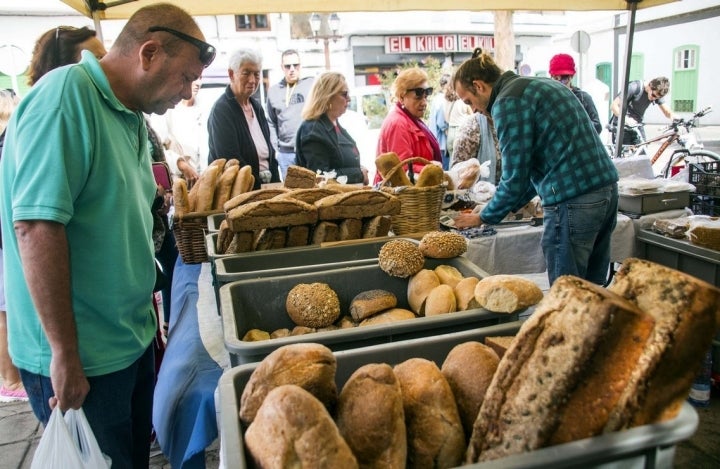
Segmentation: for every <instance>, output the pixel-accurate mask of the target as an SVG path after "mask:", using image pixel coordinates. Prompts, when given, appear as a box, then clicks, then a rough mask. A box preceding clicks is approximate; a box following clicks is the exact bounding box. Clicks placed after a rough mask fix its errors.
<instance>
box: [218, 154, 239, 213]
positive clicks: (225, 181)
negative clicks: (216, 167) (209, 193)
mask: <svg viewBox="0 0 720 469" xmlns="http://www.w3.org/2000/svg"><path fill="white" fill-rule="evenodd" d="M239 170H240V167H239V166H238V165H231V166H229V167H228V168H227V169H226V170H225V171H223V173H222V174H221V175H220V177H219V178H218V181H217V185H216V186H215V195H214V196H213V203H212V208H213V210H222V209H223V205H225V202H227V201H228V200H229V199H230V193H231V191H232V188H233V184H234V183H235V177H236V176H237V174H238V171H239Z"/></svg>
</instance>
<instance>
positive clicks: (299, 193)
mask: <svg viewBox="0 0 720 469" xmlns="http://www.w3.org/2000/svg"><path fill="white" fill-rule="evenodd" d="M339 193H340V191H338V190H336V189H331V188H329V187H323V188H321V187H311V188H309V189H292V190H290V191H288V192H286V193H284V194H281V195H278V196H277V197H278V198H280V199H285V198H291V199H297V200H301V201H303V202H305V203H308V204H314V203H315V202H317V201H318V200H320V199H322V198H323V197H327V196H329V195H335V194H339Z"/></svg>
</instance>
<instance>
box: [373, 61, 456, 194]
mask: <svg viewBox="0 0 720 469" xmlns="http://www.w3.org/2000/svg"><path fill="white" fill-rule="evenodd" d="M392 93H393V96H394V98H395V100H396V101H397V102H396V103H395V106H393V107H392V109H390V112H388V115H387V117H385V120H384V121H383V124H382V127H381V128H380V137H379V138H378V146H377V152H376V153H377V154H378V155H381V154H383V153H389V152H395V153H396V154H397V155H398V157H399V158H400V160H401V161H402V160H406V159H408V158H412V157H414V156H420V157H423V158H425V159H426V160H430V161H436V162H438V163H439V164H441V165H442V157H441V155H440V145H439V144H438V141H437V140H436V139H435V136H434V135H433V134H432V132H431V131H430V129H429V128H428V127H427V126H426V125H425V123H424V122H423V120H422V118H423V116H424V114H425V109H427V107H428V98H429V97H430V96H432V93H433V89H432V87H430V85H429V84H428V75H427V73H426V72H425V71H424V70H422V69H420V68H419V67H412V68H407V69H405V70H403V71H402V72H400V73H399V74H398V76H397V78H395V81H394V82H393V85H392ZM423 166H424V165H423V164H422V163H415V164H413V172H415V173H419V172H420V171H422V168H423ZM379 181H380V174H379V173H378V175H377V176H376V178H375V182H379Z"/></svg>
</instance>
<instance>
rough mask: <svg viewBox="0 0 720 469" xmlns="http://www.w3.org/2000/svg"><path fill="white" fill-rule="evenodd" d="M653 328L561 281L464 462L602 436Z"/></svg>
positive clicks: (593, 288)
mask: <svg viewBox="0 0 720 469" xmlns="http://www.w3.org/2000/svg"><path fill="white" fill-rule="evenodd" d="M653 326H654V321H653V319H652V318H651V317H650V316H649V315H647V314H645V313H643V312H642V311H640V310H639V309H638V308H637V307H635V306H634V305H633V304H632V303H630V302H628V301H627V300H625V299H624V298H622V297H620V296H618V295H615V294H613V293H612V292H609V291H607V290H605V289H603V288H600V287H598V286H597V285H594V284H592V283H590V282H587V281H585V280H582V279H579V278H577V277H571V276H563V277H560V278H558V279H557V280H556V281H555V283H554V284H553V286H552V288H551V289H550V291H549V292H548V294H547V295H546V297H545V298H544V299H543V301H542V302H541V303H540V304H539V305H538V306H537V308H536V310H535V312H534V313H533V315H532V316H530V318H529V319H528V320H527V321H526V322H524V323H523V325H522V327H521V328H520V331H519V332H518V334H517V338H516V340H515V341H513V342H512V344H511V345H510V348H509V349H508V350H507V352H505V355H504V356H503V358H502V359H501V361H500V364H499V366H498V369H497V371H496V372H495V376H494V377H493V380H492V382H491V384H490V387H489V388H488V390H487V393H486V394H485V399H484V401H483V404H482V407H481V409H480V413H479V414H478V418H477V420H476V421H475V425H474V427H473V433H472V437H471V439H470V444H469V446H468V452H467V457H466V462H468V463H473V462H477V461H487V460H492V459H498V458H502V457H505V456H508V455H512V454H517V453H521V452H524V451H532V450H534V449H538V448H542V447H544V446H548V445H550V444H552V443H562V442H566V441H572V440H575V439H580V438H586V437H591V436H595V435H598V434H600V433H602V432H603V429H604V427H605V425H606V423H607V419H608V415H609V414H610V413H611V412H612V411H613V409H614V408H615V406H616V405H617V404H618V401H619V399H620V397H621V395H622V393H623V392H624V391H625V388H626V387H627V386H628V384H629V383H630V379H631V376H632V373H633V370H634V367H635V364H636V363H637V360H638V359H639V357H640V356H641V354H642V353H643V351H644V349H645V345H646V343H647V339H648V337H649V336H650V333H651V332H652V328H653Z"/></svg>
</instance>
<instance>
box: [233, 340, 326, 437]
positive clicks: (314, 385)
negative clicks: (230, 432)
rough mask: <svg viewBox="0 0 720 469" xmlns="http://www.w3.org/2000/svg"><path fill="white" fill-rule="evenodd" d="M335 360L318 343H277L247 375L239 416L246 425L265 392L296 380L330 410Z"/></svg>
mask: <svg viewBox="0 0 720 469" xmlns="http://www.w3.org/2000/svg"><path fill="white" fill-rule="evenodd" d="M336 370H337V363H336V361H335V356H334V355H333V354H332V352H331V351H330V349H329V348H327V347H325V346H324V345H321V344H313V343H297V344H289V345H284V346H282V347H279V348H277V349H275V350H274V351H272V352H271V353H270V354H269V355H268V356H267V357H265V358H264V359H263V360H262V361H261V362H260V364H259V365H258V366H257V367H256V368H255V371H253V372H252V375H250V379H249V380H248V382H247V384H246V385H245V389H244V390H243V393H242V396H241V397H240V420H242V422H243V423H244V424H245V425H249V424H250V423H251V422H252V421H253V420H254V419H255V414H256V413H257V411H258V409H259V408H260V406H261V405H262V402H263V401H264V400H265V396H267V394H268V393H269V392H270V391H271V390H272V389H273V388H276V387H278V386H281V385H283V384H296V385H298V386H300V387H302V388H303V389H306V390H308V391H309V392H310V393H311V394H313V395H314V396H315V397H317V398H318V399H319V400H320V402H322V403H323V404H324V405H325V407H327V408H328V409H330V410H331V411H333V410H334V409H335V404H336V403H337V385H336V384H335V371H336Z"/></svg>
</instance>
